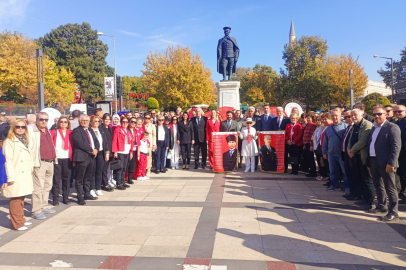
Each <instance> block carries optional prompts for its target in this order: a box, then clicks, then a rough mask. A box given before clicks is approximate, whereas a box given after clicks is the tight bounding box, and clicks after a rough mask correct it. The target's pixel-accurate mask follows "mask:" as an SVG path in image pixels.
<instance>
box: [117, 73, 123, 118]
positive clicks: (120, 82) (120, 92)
mask: <svg viewBox="0 0 406 270" xmlns="http://www.w3.org/2000/svg"><path fill="white" fill-rule="evenodd" d="M117 77H118V95H119V97H120V112H121V111H122V110H123V77H121V76H117Z"/></svg>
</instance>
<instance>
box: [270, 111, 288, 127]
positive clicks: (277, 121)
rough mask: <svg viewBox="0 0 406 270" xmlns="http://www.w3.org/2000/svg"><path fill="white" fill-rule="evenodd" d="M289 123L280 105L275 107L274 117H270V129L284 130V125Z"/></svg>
mask: <svg viewBox="0 0 406 270" xmlns="http://www.w3.org/2000/svg"><path fill="white" fill-rule="evenodd" d="M289 123H290V118H289V117H287V116H285V114H284V112H283V108H282V107H277V108H276V117H274V118H272V121H271V130H272V131H276V130H285V129H286V125H287V124H289Z"/></svg>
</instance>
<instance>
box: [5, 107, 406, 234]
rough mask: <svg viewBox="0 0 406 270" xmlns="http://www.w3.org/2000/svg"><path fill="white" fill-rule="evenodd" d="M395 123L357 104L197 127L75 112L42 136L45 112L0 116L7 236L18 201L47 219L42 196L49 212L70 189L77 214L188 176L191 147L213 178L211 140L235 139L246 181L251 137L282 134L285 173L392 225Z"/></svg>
mask: <svg viewBox="0 0 406 270" xmlns="http://www.w3.org/2000/svg"><path fill="white" fill-rule="evenodd" d="M394 114H395V116H394ZM405 116H406V107H405V106H403V105H399V106H396V107H395V108H392V107H391V106H385V107H382V106H381V105H380V104H376V105H375V106H374V108H373V117H372V116H370V115H368V114H367V113H366V112H365V106H364V105H363V104H361V103H359V104H357V105H356V106H355V108H354V109H346V110H343V109H342V108H340V107H337V108H335V109H333V110H331V111H329V112H323V111H321V112H309V113H303V114H301V115H300V113H299V109H298V108H293V109H292V112H291V113H290V115H289V117H287V116H285V113H284V110H283V108H282V107H278V108H277V109H276V115H273V114H271V112H270V107H269V105H267V104H266V105H264V106H263V108H261V110H258V109H256V108H255V107H249V108H248V110H247V111H246V112H245V114H244V115H243V114H242V112H241V111H240V110H237V111H235V112H231V111H229V112H227V114H226V119H225V120H223V121H221V119H220V118H219V117H218V115H217V112H216V110H213V111H211V116H210V117H205V116H204V115H203V111H202V109H201V108H197V109H196V110H195V111H194V112H193V117H192V118H191V119H189V113H188V112H183V111H182V109H181V108H177V110H176V112H161V113H158V112H157V111H156V110H151V112H149V113H145V114H143V115H140V113H139V112H135V113H132V112H127V113H120V114H119V115H118V114H115V115H110V114H108V113H103V111H102V110H101V109H96V110H95V114H94V115H92V116H88V115H86V114H82V113H81V112H80V111H78V110H76V111H73V112H72V115H71V116H61V117H59V118H58V119H57V120H56V121H55V124H54V125H53V126H52V128H51V129H50V130H48V128H47V126H48V121H49V115H48V114H47V113H45V112H40V113H38V115H37V116H35V115H27V118H26V119H16V118H14V117H8V118H7V121H5V116H4V115H0V120H1V121H2V122H3V123H2V124H1V125H0V139H1V137H2V136H3V140H2V141H3V145H2V153H4V156H3V155H2V154H0V183H1V184H2V193H3V196H5V197H7V198H10V208H9V210H10V216H11V224H12V227H13V228H14V229H16V230H26V229H28V227H27V226H29V225H30V224H31V223H30V222H27V221H26V220H25V218H24V208H23V207H24V199H25V196H27V195H32V210H31V211H32V217H33V218H34V219H45V218H46V214H52V213H55V212H56V210H55V208H53V209H49V207H48V200H49V196H50V194H51V196H52V198H51V201H52V204H53V205H54V206H57V205H59V202H60V197H62V203H64V204H69V203H70V201H69V195H70V188H72V187H73V183H74V186H75V188H76V192H77V203H78V204H79V205H85V204H86V200H96V199H98V197H99V196H103V192H113V191H115V190H126V189H127V188H130V187H131V184H134V181H133V180H137V181H145V180H148V179H149V176H150V174H151V172H153V173H156V174H160V173H166V172H167V171H168V169H173V170H178V169H182V170H189V166H190V161H191V156H192V147H193V154H194V169H199V168H202V169H205V168H206V165H207V164H206V163H207V158H208V161H209V166H210V168H213V166H214V165H213V148H212V147H213V146H212V145H213V144H212V132H237V133H238V136H239V138H240V139H239V140H238V146H237V147H238V153H239V154H238V155H239V160H240V162H239V165H238V167H239V168H241V167H242V160H243V158H245V164H246V165H245V172H249V171H251V172H255V170H257V167H258V164H259V158H258V152H259V151H258V145H257V139H258V133H259V132H260V131H285V158H284V168H285V173H288V168H289V165H290V166H291V172H290V173H291V174H293V175H298V174H299V172H302V173H305V175H306V177H314V178H315V179H317V180H324V181H326V183H325V184H324V185H325V186H326V187H327V190H328V191H335V190H343V192H344V194H343V196H344V197H345V198H346V199H348V200H352V201H355V203H356V204H360V205H361V204H364V205H365V208H366V210H367V211H369V212H372V213H377V212H384V213H386V212H387V215H386V216H385V217H384V218H383V219H384V220H385V221H391V220H395V219H397V218H398V200H399V198H400V199H402V201H401V203H403V202H404V201H405V200H406V197H405V195H404V192H405V188H406V170H405V168H406V167H405V166H402V164H405V163H406V117H405ZM234 141H235V139H234ZM268 151H271V152H272V151H275V148H273V147H272V148H271V147H270V148H269V150H268ZM272 154H276V153H272ZM180 161H181V162H180ZM316 163H317V165H318V166H317V167H318V170H317V167H316ZM180 164H181V166H182V168H180ZM405 165H406V164H405ZM152 169H153V170H152ZM61 186H62V191H61V188H60V187H61ZM61 195H62V196H61ZM375 196H376V199H375ZM56 209H57V208H56Z"/></svg>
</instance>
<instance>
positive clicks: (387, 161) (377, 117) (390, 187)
mask: <svg viewBox="0 0 406 270" xmlns="http://www.w3.org/2000/svg"><path fill="white" fill-rule="evenodd" d="M373 116H374V127H373V128H372V131H371V136H370V138H369V143H368V159H367V167H368V169H369V170H370V171H371V175H372V179H373V181H374V186H375V190H376V196H377V199H378V206H377V208H376V209H375V211H370V212H375V213H377V212H382V213H386V212H388V214H387V215H386V216H384V217H383V220H384V221H392V220H396V219H398V218H399V215H398V192H397V190H396V185H395V169H396V168H397V167H399V163H398V158H399V153H400V148H401V138H400V129H399V127H398V126H397V125H395V124H393V123H390V122H389V121H388V120H386V111H385V110H384V109H383V108H382V107H377V108H375V109H374V110H373ZM387 198H388V199H389V206H387V201H386V200H387Z"/></svg>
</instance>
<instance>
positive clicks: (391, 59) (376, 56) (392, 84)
mask: <svg viewBox="0 0 406 270" xmlns="http://www.w3.org/2000/svg"><path fill="white" fill-rule="evenodd" d="M374 57H375V58H384V59H390V64H391V73H392V82H391V89H392V98H391V102H392V103H394V96H395V90H394V89H393V86H394V82H393V58H391V57H383V56H379V55H374Z"/></svg>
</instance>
